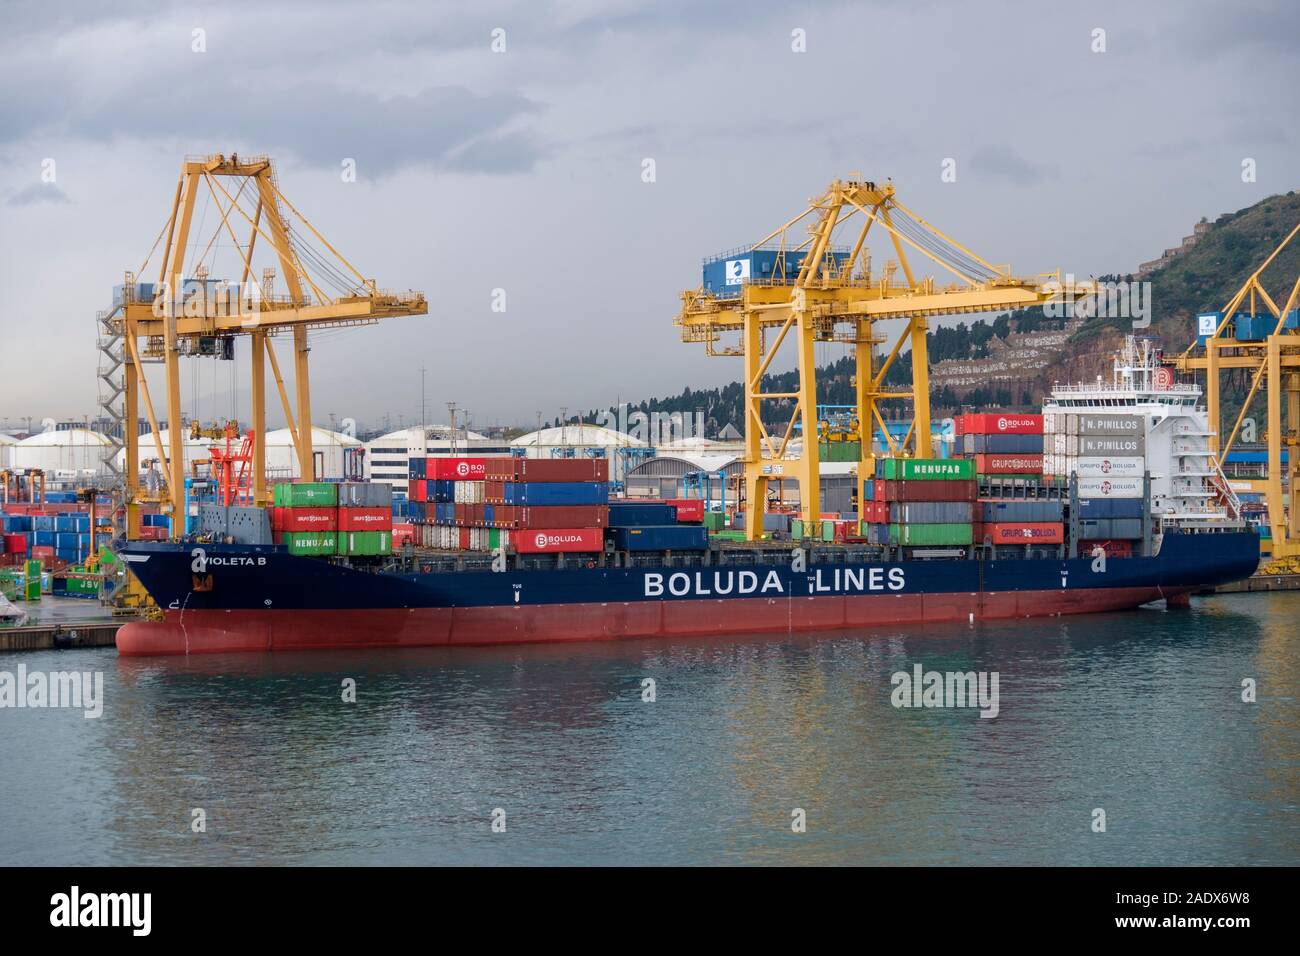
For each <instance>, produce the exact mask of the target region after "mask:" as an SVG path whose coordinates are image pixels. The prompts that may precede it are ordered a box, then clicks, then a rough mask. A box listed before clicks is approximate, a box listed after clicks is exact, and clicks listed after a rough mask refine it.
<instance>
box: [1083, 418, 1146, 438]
mask: <svg viewBox="0 0 1300 956" xmlns="http://www.w3.org/2000/svg"><path fill="white" fill-rule="evenodd" d="M1074 417H1075V418H1076V419H1077V423H1076V428H1075V430H1074V431H1073V432H1071V434H1077V435H1080V436H1083V435H1127V436H1129V437H1134V436H1138V435H1142V436H1145V435H1146V418H1145V416H1142V415H1111V414H1108V413H1104V412H1103V413H1080V414H1079V415H1076V416H1074Z"/></svg>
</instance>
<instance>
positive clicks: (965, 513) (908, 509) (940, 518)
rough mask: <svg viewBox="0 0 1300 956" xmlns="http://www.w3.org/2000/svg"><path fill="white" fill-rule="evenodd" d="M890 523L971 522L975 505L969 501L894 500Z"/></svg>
mask: <svg viewBox="0 0 1300 956" xmlns="http://www.w3.org/2000/svg"><path fill="white" fill-rule="evenodd" d="M888 507H889V515H888V518H889V523H890V524H970V523H971V520H972V518H973V517H974V509H975V506H974V505H973V504H971V503H970V502H969V501H894V502H890V503H889V506H888Z"/></svg>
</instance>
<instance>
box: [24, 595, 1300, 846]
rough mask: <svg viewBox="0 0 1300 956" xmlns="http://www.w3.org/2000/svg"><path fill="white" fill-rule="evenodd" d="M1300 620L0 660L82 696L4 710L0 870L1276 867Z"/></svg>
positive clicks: (1286, 830) (1138, 616)
mask: <svg viewBox="0 0 1300 956" xmlns="http://www.w3.org/2000/svg"><path fill="white" fill-rule="evenodd" d="M1297 620H1300V594H1287V593H1279V594H1240V595H1220V596H1216V597H1212V598H1196V599H1193V603H1192V608H1191V609H1190V610H1181V611H1180V610H1174V611H1166V610H1163V609H1156V608H1148V609H1142V610H1139V611H1134V612H1128V613H1122V614H1104V615H1092V616H1085V617H1077V618H1056V619H1047V620H1036V621H1016V622H1004V623H991V624H979V625H974V626H971V625H964V624H963V625H951V626H942V627H928V628H924V629H922V628H914V629H894V628H890V629H883V630H880V631H878V632H860V633H852V634H821V635H797V636H791V637H771V636H762V637H757V636H756V637H753V638H745V639H727V640H709V639H694V638H693V639H669V640H647V641H634V642H626V643H610V644H580V645H570V646H544V647H543V646H539V647H526V646H525V647H501V648H490V649H464V648H461V649H445V650H419V651H397V652H382V653H373V654H362V653H357V652H329V653H313V654H296V655H263V656H239V657H208V658H194V659H188V660H187V659H181V658H161V659H119V658H118V657H117V656H116V654H115V653H114V652H113V651H112V650H111V649H103V650H77V651H64V652H59V651H41V652H31V653H21V654H18V653H15V654H7V655H0V673H3V672H10V673H16V672H17V670H18V668H19V665H22V666H24V667H25V668H26V670H27V672H28V673H31V672H37V671H39V672H45V673H50V672H55V671H70V670H81V671H99V672H102V673H103V675H104V711H103V715H102V716H101V717H99V718H98V719H87V718H85V717H84V716H83V714H82V712H81V711H80V710H76V709H30V708H22V709H10V708H6V709H0V861H2V862H3V863H5V864H173V863H179V864H203V863H210V864H229V863H235V864H239V863H244V864H251V863H297V864H483V863H538V864H643V863H645V864H695V863H723V864H753V863H785V864H904V865H911V864H1062V863H1064V864H1100V865H1110V864H1133V865H1186V864H1268V865H1276V864H1296V863H1297V862H1300V825H1298V824H1300V807H1298V804H1300V707H1298V706H1297V701H1296V696H1295V694H1296V688H1297V686H1298V685H1300V651H1298V650H1297V641H1296V633H1297V631H1296V623H1295V622H1296V621H1297ZM918 664H919V665H921V666H922V668H923V669H924V670H926V671H930V670H935V671H940V672H948V671H954V672H956V671H960V672H967V671H977V672H980V671H982V672H990V673H992V672H996V674H997V676H998V689H999V702H998V711H999V712H998V715H997V716H996V717H995V718H992V719H988V718H981V717H980V715H979V711H978V710H976V709H971V708H962V709H942V708H937V709H936V708H914V709H903V708H897V707H895V706H893V705H892V704H891V695H892V694H893V692H894V686H893V684H892V682H891V677H892V675H894V674H896V673H898V672H907V673H909V674H910V673H911V672H912V671H913V668H914V667H915V666H916V665H918ZM1247 678H1251V679H1253V680H1254V681H1256V682H1257V687H1258V690H1257V695H1258V699H1257V701H1256V702H1254V703H1245V702H1243V701H1242V681H1243V680H1244V679H1247ZM349 679H351V680H355V682H356V701H355V703H346V702H344V700H343V699H342V698H343V692H344V687H345V681H347V680H349ZM646 679H652V680H653V682H654V684H653V690H654V700H653V701H652V702H651V701H647V700H645V699H643V698H644V697H645V696H646V693H647V692H646V685H645V683H644V682H645V681H646ZM200 809H201V810H202V819H203V820H204V821H205V827H206V829H205V831H204V832H194V828H193V821H194V820H195V819H196V814H195V811H196V810H200ZM498 809H499V810H503V811H504V823H505V829H504V832H494V828H493V820H494V811H496V810H498ZM1097 809H1101V810H1104V812H1105V823H1106V829H1105V832H1094V829H1093V827H1094V820H1095V819H1097V817H1096V814H1095V811H1096V810H1097ZM796 810H802V811H804V814H805V816H806V832H802V833H796V832H793V829H792V820H793V819H794V818H795V812H796ZM496 819H497V820H498V821H500V820H501V815H500V814H497V815H496Z"/></svg>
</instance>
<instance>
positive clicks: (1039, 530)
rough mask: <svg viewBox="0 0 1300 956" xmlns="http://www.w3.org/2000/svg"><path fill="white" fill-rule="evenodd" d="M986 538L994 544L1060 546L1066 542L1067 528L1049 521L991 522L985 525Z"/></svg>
mask: <svg viewBox="0 0 1300 956" xmlns="http://www.w3.org/2000/svg"><path fill="white" fill-rule="evenodd" d="M984 538H990V539H992V541H993V543H994V544H1060V543H1061V542H1063V541H1064V540H1065V526H1064V525H1062V524H1061V523H1060V522H1049V521H1027V522H1007V521H998V522H989V523H988V524H985V525H984ZM980 540H981V541H982V540H983V538H981V539H980Z"/></svg>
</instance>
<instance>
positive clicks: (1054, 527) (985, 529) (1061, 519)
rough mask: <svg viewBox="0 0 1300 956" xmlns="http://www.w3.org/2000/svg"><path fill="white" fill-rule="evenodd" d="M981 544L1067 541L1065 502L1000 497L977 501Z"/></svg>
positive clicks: (977, 527) (1056, 542)
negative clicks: (1001, 498) (999, 498)
mask: <svg viewBox="0 0 1300 956" xmlns="http://www.w3.org/2000/svg"><path fill="white" fill-rule="evenodd" d="M976 508H977V511H978V522H977V524H976V525H975V541H976V543H977V544H992V545H1021V544H1026V545H1040V544H1048V545H1058V544H1063V543H1064V542H1065V502H1064V501H1062V500H1061V499H1059V498H1057V499H1042V500H1024V499H1019V500H1009V501H1003V500H997V499H988V498H981V499H980V501H979V502H978V503H977V505H976Z"/></svg>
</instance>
